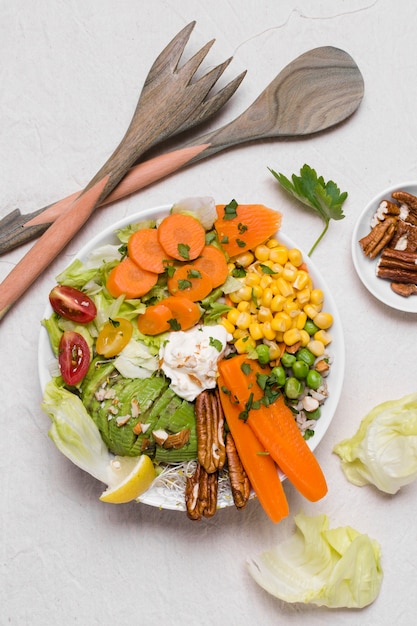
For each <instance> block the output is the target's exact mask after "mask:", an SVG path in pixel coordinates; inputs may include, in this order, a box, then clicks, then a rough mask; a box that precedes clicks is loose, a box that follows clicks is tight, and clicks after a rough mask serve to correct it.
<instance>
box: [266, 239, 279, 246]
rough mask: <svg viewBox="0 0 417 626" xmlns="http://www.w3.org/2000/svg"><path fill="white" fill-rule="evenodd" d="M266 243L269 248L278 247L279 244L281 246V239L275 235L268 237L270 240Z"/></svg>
mask: <svg viewBox="0 0 417 626" xmlns="http://www.w3.org/2000/svg"><path fill="white" fill-rule="evenodd" d="M266 245H267V246H268V248H270V249H271V248H276V247H277V246H279V241H278V239H275V238H274V237H271V239H268V241H267V242H266Z"/></svg>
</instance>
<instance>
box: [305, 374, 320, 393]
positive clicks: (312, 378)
mask: <svg viewBox="0 0 417 626" xmlns="http://www.w3.org/2000/svg"><path fill="white" fill-rule="evenodd" d="M322 382H323V377H322V375H321V374H320V372H317V370H309V372H308V374H307V377H306V383H307V387H310V389H318V388H319V387H320V386H321V384H322Z"/></svg>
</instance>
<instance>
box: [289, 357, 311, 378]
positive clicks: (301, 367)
mask: <svg viewBox="0 0 417 626" xmlns="http://www.w3.org/2000/svg"><path fill="white" fill-rule="evenodd" d="M308 371H309V368H308V365H307V363H306V362H305V361H298V360H297V361H296V362H295V363H294V364H293V366H292V373H293V374H294V376H295V377H296V378H298V379H299V380H303V379H304V378H305V377H306V376H307V374H308Z"/></svg>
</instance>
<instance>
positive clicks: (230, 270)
mask: <svg viewBox="0 0 417 626" xmlns="http://www.w3.org/2000/svg"><path fill="white" fill-rule="evenodd" d="M235 269H236V265H235V264H234V263H228V264H227V270H228V272H229V274H231V273H232V272H233V270H235Z"/></svg>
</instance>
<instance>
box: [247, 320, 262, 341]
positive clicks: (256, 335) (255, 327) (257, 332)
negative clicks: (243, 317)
mask: <svg viewBox="0 0 417 626" xmlns="http://www.w3.org/2000/svg"><path fill="white" fill-rule="evenodd" d="M249 333H250V336H251V337H252V339H254V340H255V341H258V340H259V339H262V338H263V332H262V326H261V324H259V322H252V324H250V326H249Z"/></svg>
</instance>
